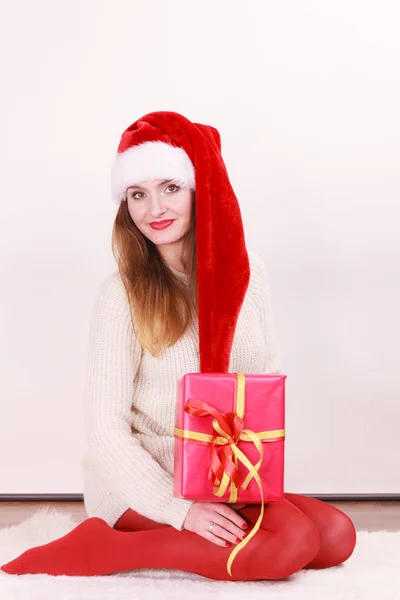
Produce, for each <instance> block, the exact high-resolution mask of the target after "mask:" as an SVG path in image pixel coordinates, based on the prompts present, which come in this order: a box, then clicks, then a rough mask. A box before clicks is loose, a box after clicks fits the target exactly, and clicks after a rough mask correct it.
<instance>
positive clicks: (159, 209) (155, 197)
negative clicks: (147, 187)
mask: <svg viewBox="0 0 400 600" xmlns="http://www.w3.org/2000/svg"><path fill="white" fill-rule="evenodd" d="M165 211H166V207H165V201H164V198H163V197H162V195H161V194H158V193H157V192H153V193H152V194H151V195H150V206H149V215H150V216H151V217H154V218H156V219H157V218H159V217H160V216H162V215H163V214H164V213H165Z"/></svg>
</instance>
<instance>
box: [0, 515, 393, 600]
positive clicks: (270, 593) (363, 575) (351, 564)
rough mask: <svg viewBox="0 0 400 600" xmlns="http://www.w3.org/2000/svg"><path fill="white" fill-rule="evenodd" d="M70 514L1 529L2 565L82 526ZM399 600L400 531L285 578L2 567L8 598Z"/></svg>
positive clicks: (3, 594)
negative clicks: (80, 573) (79, 573)
mask: <svg viewBox="0 0 400 600" xmlns="http://www.w3.org/2000/svg"><path fill="white" fill-rule="evenodd" d="M76 524H77V523H76V522H74V520H73V519H72V517H71V516H70V515H66V514H63V513H60V512H58V511H55V510H54V509H52V510H49V509H48V508H45V509H42V510H40V511H38V512H37V513H35V514H34V515H33V516H32V517H30V518H29V519H27V520H26V521H24V522H23V523H20V524H19V525H15V526H13V527H9V528H5V529H1V530H0V565H3V564H4V563H6V562H9V561H10V560H12V559H13V558H15V557H16V556H18V555H19V554H21V553H22V552H24V551H25V550H27V549H28V548H31V547H33V546H40V545H42V544H46V543H47V542H50V541H52V540H54V539H56V538H58V537H60V536H62V535H65V534H66V533H68V531H70V530H71V529H73V528H74V527H75V525H76ZM160 597H162V598H163V599H164V598H165V599H167V600H168V599H171V598H174V599H175V598H176V599H177V600H178V599H179V600H181V599H182V598H185V597H186V598H190V600H192V599H193V600H200V599H201V600H206V599H207V598H218V600H224V599H227V600H228V599H232V600H239V599H240V600H253V598H254V600H255V599H260V600H261V599H263V600H271V599H279V600H300V599H301V600H333V599H335V600H376V599H379V600H396V599H398V598H400V532H396V533H393V532H388V531H381V532H374V533H368V532H367V531H359V532H358V539H357V545H356V548H355V550H354V553H353V555H352V556H351V557H350V558H349V559H348V561H346V562H345V563H344V564H343V565H338V566H336V567H332V568H330V569H323V570H308V569H307V570H304V569H303V570H301V571H299V572H298V573H295V574H294V575H292V576H291V577H289V578H287V579H286V580H281V581H255V582H249V583H246V582H232V581H226V582H225V581H214V580H211V579H207V578H205V577H201V576H199V575H194V574H192V573H187V572H184V571H173V570H169V569H157V570H155V569H138V570H136V571H126V572H124V573H121V574H117V575H107V576H101V577H67V576H65V575H62V576H58V577H52V576H50V575H7V574H6V573H4V572H3V571H1V570H0V598H1V600H50V599H51V600H53V599H57V600H78V599H79V598H82V599H83V598H84V599H85V600H134V599H140V600H153V599H154V600H159V598H160Z"/></svg>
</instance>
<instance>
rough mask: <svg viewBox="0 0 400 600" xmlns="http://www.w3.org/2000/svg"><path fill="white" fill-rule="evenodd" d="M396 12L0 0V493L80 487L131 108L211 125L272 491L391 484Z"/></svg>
mask: <svg viewBox="0 0 400 600" xmlns="http://www.w3.org/2000/svg"><path fill="white" fill-rule="evenodd" d="M399 21H400V8H399V5H398V3H397V2H396V1H393V2H389V1H385V0H380V1H379V2H378V1H375V2H371V1H367V0H336V1H335V2H325V1H321V0H314V1H312V0H310V1H300V0H292V1H290V0H280V1H279V2H278V1H276V0H271V1H267V0H262V1H261V0H260V1H251V0H249V1H247V2H243V1H239V2H238V1H236V2H235V1H232V0H229V1H228V0H224V1H218V0H201V1H200V0H193V1H188V0H176V1H170V2H168V1H164V0H160V1H158V2H157V1H151V0H146V1H144V0H142V1H140V2H138V1H133V0H108V1H100V0H84V1H82V0H69V1H68V2H66V1H64V2H62V1H57V2H54V1H53V0H35V2H31V1H30V0H14V1H13V2H3V3H1V5H0V23H1V25H0V28H1V29H0V44H1V61H2V64H1V73H2V77H1V85H2V91H1V107H2V108H1V111H0V119H1V137H0V140H1V142H0V143H1V150H0V152H1V163H2V176H1V180H0V181H1V212H2V215H1V230H0V244H1V259H0V261H1V264H0V268H1V273H0V274H1V294H0V298H1V300H0V303H1V321H0V325H1V338H0V344H1V348H0V361H1V378H0V385H1V390H0V391H1V406H0V456H1V459H0V461H1V462H0V493H81V492H82V490H83V485H82V475H81V470H80V459H81V457H82V455H83V453H84V449H85V440H84V432H83V417H82V408H83V398H84V387H85V369H86V356H87V349H88V333H89V320H90V315H91V311H92V307H93V302H94V298H95V295H96V294H97V291H98V289H99V286H100V284H101V282H102V280H103V279H104V278H105V277H106V276H108V274H109V273H111V272H112V271H114V270H115V269H116V265H115V262H114V259H113V257H112V253H111V229H112V224H113V220H114V217H115V213H116V210H117V207H116V205H114V204H113V202H112V201H111V198H110V191H109V173H110V168H111V164H112V162H113V159H114V154H115V152H116V148H117V145H118V142H119V138H120V135H121V133H122V131H123V130H124V129H125V128H126V127H128V125H130V124H131V123H133V122H134V121H135V120H136V119H137V118H139V117H140V116H142V115H143V114H145V113H147V112H151V111H153V110H173V111H176V112H180V113H182V114H184V115H185V116H187V117H188V118H189V119H191V120H193V121H197V122H204V123H208V124H211V125H214V126H215V127H217V128H218V129H219V130H220V133H221V136H222V143H223V156H224V159H225V162H226V165H227V168H228V172H229V174H230V178H231V181H232V184H233V187H234V189H235V192H236V194H237V196H238V199H239V203H240V206H241V210H242V217H243V223H244V226H245V233H246V240H247V246H248V248H251V249H254V250H255V251H257V252H258V253H260V254H261V256H262V257H263V259H264V260H265V262H266V264H267V267H268V272H269V277H270V283H271V289H272V297H273V306H274V311H275V318H276V325H277V331H278V335H279V344H280V348H281V352H282V359H283V366H284V369H285V372H286V373H287V375H288V377H287V380H286V384H287V388H286V389H287V432H288V435H287V443H286V481H285V489H286V491H291V492H298V493H307V494H314V493H315V494H317V493H321V494H323V493H327V494H328V493H336V494H340V493H342V494H346V493H395V492H400V469H399V457H400V436H399V434H398V429H399V422H400V403H399V390H400V385H399V384H400V381H399V379H400V376H399V338H400V319H399V306H400V284H399V271H400V269H399V264H400V263H399V255H400V239H399V238H400V236H399V217H400V211H399V200H400V180H399V164H400V118H399V106H400V69H399V56H400V36H399ZM221 235H223V232H221Z"/></svg>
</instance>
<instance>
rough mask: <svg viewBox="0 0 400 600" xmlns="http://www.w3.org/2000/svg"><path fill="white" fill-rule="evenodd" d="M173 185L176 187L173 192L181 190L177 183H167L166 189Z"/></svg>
mask: <svg viewBox="0 0 400 600" xmlns="http://www.w3.org/2000/svg"><path fill="white" fill-rule="evenodd" d="M171 187H172V188H175V189H174V190H172V191H173V192H177V191H178V190H180V187H179V185H175V183H170V184H169V185H167V187H166V188H165V189H166V190H167V189H168V188H171Z"/></svg>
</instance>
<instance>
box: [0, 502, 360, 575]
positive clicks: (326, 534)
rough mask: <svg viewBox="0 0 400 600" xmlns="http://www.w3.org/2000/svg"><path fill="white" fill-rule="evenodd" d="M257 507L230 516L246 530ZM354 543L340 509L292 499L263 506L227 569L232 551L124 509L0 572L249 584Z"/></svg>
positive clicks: (338, 555) (316, 562)
mask: <svg viewBox="0 0 400 600" xmlns="http://www.w3.org/2000/svg"><path fill="white" fill-rule="evenodd" d="M259 511H260V507H259V506H258V505H254V504H253V505H251V504H249V505H247V506H246V507H245V508H243V509H241V510H238V511H237V512H238V513H239V514H240V515H241V516H242V517H243V518H244V519H245V520H246V521H247V523H248V524H249V525H250V527H249V530H248V531H251V526H252V525H254V523H255V522H256V520H257V518H258V515H259ZM355 543H356V531H355V528H354V525H353V523H352V521H351V520H350V518H349V517H348V516H347V515H345V514H344V513H343V512H341V511H340V510H339V509H337V508H335V507H333V506H331V505H330V504H326V503H324V502H321V501H320V500H315V499H314V498H308V497H306V496H301V495H298V494H285V499H284V500H283V501H282V502H271V503H269V504H266V505H265V513H264V518H263V521H262V525H261V528H260V530H259V531H258V532H257V533H256V535H255V536H254V537H253V538H252V539H251V540H250V542H249V543H248V544H247V546H245V547H244V548H243V549H242V550H241V551H240V552H239V554H238V555H237V556H236V558H235V560H234V561H233V564H232V577H230V576H229V574H228V572H227V569H226V564H227V560H228V557H229V554H230V553H231V551H232V549H233V547H234V546H231V547H228V548H224V547H222V546H217V545H216V544H213V543H212V542H210V541H208V540H206V539H205V538H203V537H201V536H199V535H197V534H196V533H193V532H191V531H187V530H182V531H178V530H177V529H175V528H174V527H171V526H170V525H165V524H163V523H157V522H155V521H151V520H150V519H147V518H146V517H143V516H142V515H140V514H138V513H136V512H135V511H133V510H131V509H129V510H127V511H126V512H125V513H124V514H123V515H122V516H121V518H120V519H119V520H118V522H117V523H116V525H115V526H114V528H111V527H109V526H108V525H107V523H106V522H105V521H103V520H102V519H99V518H97V517H91V518H89V519H86V521H83V522H82V523H80V524H79V525H78V526H77V527H75V529H73V530H72V531H70V532H69V533H68V534H67V535H65V536H63V537H62V538H59V539H58V540H55V541H54V542H50V543H49V544H45V545H43V546H38V547H36V548H31V549H30V550H27V551H26V552H24V553H23V554H21V556H19V557H17V558H16V559H15V560H13V561H11V562H10V563H8V564H6V565H3V566H2V567H1V568H2V570H3V571H5V572H6V573H12V574H22V573H48V574H50V575H77V576H88V575H106V574H111V573H117V572H120V571H125V570H132V569H140V568H163V569H178V570H182V571H191V572H192V573H197V574H199V575H203V576H205V577H208V578H210V579H219V580H229V581H251V580H258V579H282V578H284V577H288V576H289V575H292V574H293V573H296V572H297V571H299V570H300V569H303V568H313V569H323V568H327V567H331V566H333V565H337V564H339V563H342V562H344V561H345V560H347V559H348V558H349V556H350V555H351V554H352V552H353V550H354V546H355Z"/></svg>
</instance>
